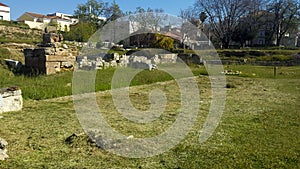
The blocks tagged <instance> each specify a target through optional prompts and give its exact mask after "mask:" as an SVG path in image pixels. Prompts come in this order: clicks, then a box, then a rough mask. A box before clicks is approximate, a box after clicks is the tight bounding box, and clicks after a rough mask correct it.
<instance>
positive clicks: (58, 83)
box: [0, 65, 300, 168]
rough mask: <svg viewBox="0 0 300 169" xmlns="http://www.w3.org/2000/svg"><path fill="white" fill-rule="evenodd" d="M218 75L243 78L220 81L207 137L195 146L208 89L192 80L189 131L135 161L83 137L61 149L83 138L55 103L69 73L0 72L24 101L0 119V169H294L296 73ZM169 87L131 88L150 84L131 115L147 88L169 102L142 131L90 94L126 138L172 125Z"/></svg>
mask: <svg viewBox="0 0 300 169" xmlns="http://www.w3.org/2000/svg"><path fill="white" fill-rule="evenodd" d="M203 69H204V68H203V67H202V68H198V67H192V70H193V72H194V74H196V75H197V74H199V73H201V74H205V71H204V70H203ZM225 69H230V70H234V71H236V70H238V71H242V74H240V75H239V76H227V83H228V84H230V86H231V88H227V89H226V90H227V98H226V108H225V111H224V113H223V116H222V119H221V122H220V123H219V126H218V128H217V129H216V131H215V132H214V134H213V136H212V137H211V138H210V139H209V140H208V141H207V142H205V143H203V144H199V143H198V138H199V134H200V131H201V129H202V125H203V123H204V121H205V118H206V115H207V113H208V110H209V107H210V101H211V90H210V82H209V79H208V77H207V76H197V82H198V85H199V89H200V96H201V99H202V102H201V107H200V110H199V114H198V117H197V119H196V123H195V125H194V126H193V128H191V130H190V132H189V134H188V135H187V137H186V138H185V139H184V140H182V141H181V142H180V144H178V145H177V146H176V147H174V148H172V149H171V150H170V151H167V152H165V153H163V154H161V155H157V156H154V157H151V158H142V159H134V158H125V157H120V156H116V155H114V154H111V153H109V152H106V151H104V150H102V149H100V148H98V147H96V146H95V145H94V144H93V143H90V142H88V139H87V137H86V136H79V137H75V138H73V139H72V141H71V142H65V140H66V139H67V138H68V137H69V136H71V135H72V134H73V133H82V132H83V131H82V128H81V126H80V123H79V122H78V119H77V116H76V113H75V111H74V105H73V102H72V98H71V97H64V98H56V97H58V96H65V95H69V94H70V93H69V92H71V86H70V85H69V84H70V83H71V80H72V74H71V73H70V72H69V73H63V74H59V75H55V76H47V77H46V76H40V77H31V78H28V77H25V76H17V77H15V76H14V75H12V74H9V73H8V72H6V71H4V70H2V72H1V71H0V74H1V77H3V76H2V75H4V74H5V75H7V74H8V75H9V76H5V78H4V79H2V80H1V87H4V86H7V85H18V86H20V87H21V89H22V91H23V93H24V95H25V100H24V108H23V110H22V111H20V112H10V113H4V114H1V116H3V118H2V119H0V123H1V130H0V136H1V137H2V138H4V139H6V140H7V141H8V143H9V146H8V147H7V148H8V155H9V156H10V158H9V159H7V160H6V161H0V168H300V141H299V140H300V112H299V106H300V99H299V94H300V87H299V82H300V68H299V67H281V68H278V75H277V76H276V78H275V77H274V75H273V67H260V66H257V67H255V66H238V65H231V66H228V67H226V66H225ZM0 70H1V69H0ZM113 72H114V70H113V69H111V70H106V71H103V72H101V71H100V72H98V74H99V75H100V76H99V77H98V78H97V84H101V85H100V86H98V87H97V86H96V89H97V91H101V90H106V89H109V88H110V85H109V81H110V77H111V75H112V73H113ZM101 73H103V74H101ZM146 75H147V76H146ZM155 75H156V77H155ZM145 77H151V78H149V79H147V78H146V79H145ZM169 80H171V77H170V76H168V75H167V74H164V73H162V72H156V73H155V72H148V71H145V72H143V73H141V74H140V75H139V76H138V77H136V78H135V80H134V82H132V85H140V84H149V85H143V86H135V87H131V90H130V97H131V100H132V103H133V104H134V106H135V107H136V108H138V109H141V110H145V109H147V108H149V101H148V99H147V98H148V95H149V90H151V89H156V88H159V89H161V90H163V91H164V92H165V93H166V95H167V96H168V103H167V107H166V111H165V112H164V113H163V114H162V116H161V117H159V118H158V119H157V120H155V121H153V122H152V123H149V124H145V125H142V124H135V123H132V122H129V121H128V120H126V119H124V118H123V117H122V116H120V115H119V114H118V112H117V111H116V109H115V108H114V106H113V102H112V100H111V95H110V92H106V91H103V92H100V93H98V94H97V101H98V104H99V108H100V109H101V110H102V112H103V116H104V117H105V118H106V120H107V121H108V123H109V124H110V125H111V126H112V127H113V128H114V129H115V130H117V131H119V132H122V133H123V134H125V135H134V137H149V136H153V135H156V134H158V133H161V132H162V131H164V130H166V129H167V128H168V127H170V126H171V124H172V123H173V122H174V120H175V118H176V116H177V113H178V112H177V111H176V110H178V107H180V101H179V100H178V96H179V93H178V92H177V91H178V86H177V85H176V83H175V82H174V81H169ZM156 81H165V82H164V83H155V82H156ZM62 89H64V91H60V90H62ZM34 94H35V95H34Z"/></svg>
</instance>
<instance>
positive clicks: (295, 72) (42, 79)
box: [0, 65, 300, 100]
mask: <svg viewBox="0 0 300 169" xmlns="http://www.w3.org/2000/svg"><path fill="white" fill-rule="evenodd" d="M190 68H191V71H192V72H193V74H194V75H196V76H197V75H199V74H201V75H207V71H206V70H205V67H204V66H195V65H191V66H190ZM224 69H227V70H233V71H241V72H242V74H240V75H239V76H240V77H253V78H274V68H273V67H264V66H249V65H230V66H227V67H226V66H225V67H224ZM114 72H115V68H110V69H106V70H99V71H98V72H97V77H96V83H95V84H96V86H95V90H96V91H103V90H108V89H110V88H111V79H112V76H113V74H114ZM0 77H1V81H0V88H3V87H8V86H19V87H20V88H21V89H22V92H23V98H24V99H33V100H42V99H49V98H56V97H61V96H67V95H71V94H72V78H73V73H72V72H65V73H60V74H56V75H50V76H45V75H40V76H37V77H28V76H24V75H20V76H18V75H14V74H13V73H12V72H10V71H8V70H6V69H4V68H3V67H0ZM276 78H283V79H285V78H300V68H299V67H278V68H277V76H276ZM172 79H173V78H172V77H171V76H170V75H169V74H167V73H165V72H163V71H159V70H156V71H148V70H144V71H141V72H140V73H139V74H137V76H135V78H134V79H133V80H132V82H131V85H133V86H135V85H141V84H151V83H155V82H160V81H169V80H172Z"/></svg>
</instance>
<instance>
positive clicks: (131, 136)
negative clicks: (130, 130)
mask: <svg viewBox="0 0 300 169" xmlns="http://www.w3.org/2000/svg"><path fill="white" fill-rule="evenodd" d="M133 138H134V137H133V135H130V136H128V137H127V138H126V139H127V140H129V139H133Z"/></svg>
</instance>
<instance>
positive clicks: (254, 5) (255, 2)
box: [194, 0, 261, 48]
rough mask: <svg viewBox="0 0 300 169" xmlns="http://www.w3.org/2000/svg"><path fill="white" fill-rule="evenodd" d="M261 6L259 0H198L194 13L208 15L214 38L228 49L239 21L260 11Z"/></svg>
mask: <svg viewBox="0 0 300 169" xmlns="http://www.w3.org/2000/svg"><path fill="white" fill-rule="evenodd" d="M260 4H261V1H259V0H211V1H207V0H197V1H196V3H195V6H194V7H195V9H194V11H195V12H197V13H201V11H204V12H205V13H206V14H207V16H208V22H209V24H210V27H211V31H212V32H213V34H214V36H215V37H216V38H217V39H218V40H219V42H220V43H221V46H222V47H224V48H228V47H229V45H230V43H231V41H232V37H233V33H234V31H235V30H236V27H237V26H238V21H239V19H240V18H241V17H243V16H246V15H248V14H250V13H252V12H254V11H256V10H258V9H259V7H260V6H261V5H260Z"/></svg>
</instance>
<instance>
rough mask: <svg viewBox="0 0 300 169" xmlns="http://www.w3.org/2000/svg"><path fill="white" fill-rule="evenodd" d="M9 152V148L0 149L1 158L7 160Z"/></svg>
mask: <svg viewBox="0 0 300 169" xmlns="http://www.w3.org/2000/svg"><path fill="white" fill-rule="evenodd" d="M6 153H7V150H6V149H3V150H2V149H0V160H1V161H3V160H5V159H6V158H8V157H9V156H8V155H7V154H6Z"/></svg>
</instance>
